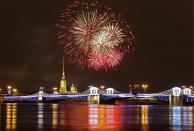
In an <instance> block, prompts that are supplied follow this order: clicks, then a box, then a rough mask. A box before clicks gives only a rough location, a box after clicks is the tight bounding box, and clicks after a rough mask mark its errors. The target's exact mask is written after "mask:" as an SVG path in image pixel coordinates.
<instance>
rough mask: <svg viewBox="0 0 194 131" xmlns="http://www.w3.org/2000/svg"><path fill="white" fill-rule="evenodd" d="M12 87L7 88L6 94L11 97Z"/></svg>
mask: <svg viewBox="0 0 194 131" xmlns="http://www.w3.org/2000/svg"><path fill="white" fill-rule="evenodd" d="M11 89H12V87H11V86H7V94H8V95H11V93H12V91H11Z"/></svg>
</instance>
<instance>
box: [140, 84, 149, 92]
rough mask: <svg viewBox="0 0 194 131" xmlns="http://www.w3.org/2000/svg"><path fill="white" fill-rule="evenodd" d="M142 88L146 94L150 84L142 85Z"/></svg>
mask: <svg viewBox="0 0 194 131" xmlns="http://www.w3.org/2000/svg"><path fill="white" fill-rule="evenodd" d="M141 87H143V89H144V93H145V92H146V89H147V88H148V84H142V85H141Z"/></svg>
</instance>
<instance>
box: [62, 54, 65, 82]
mask: <svg viewBox="0 0 194 131" xmlns="http://www.w3.org/2000/svg"><path fill="white" fill-rule="evenodd" d="M62 80H65V69H64V56H63V74H62Z"/></svg>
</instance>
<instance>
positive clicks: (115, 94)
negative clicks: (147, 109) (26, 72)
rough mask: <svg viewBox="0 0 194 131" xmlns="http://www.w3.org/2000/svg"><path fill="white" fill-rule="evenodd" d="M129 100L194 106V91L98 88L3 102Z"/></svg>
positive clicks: (8, 99) (106, 101)
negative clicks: (129, 90) (135, 99)
mask: <svg viewBox="0 0 194 131" xmlns="http://www.w3.org/2000/svg"><path fill="white" fill-rule="evenodd" d="M129 98H145V99H149V98H153V99H157V100H160V101H161V102H166V103H169V104H172V105H174V104H175V105H176V104H178V105H181V104H194V90H193V89H190V88H184V89H182V88H179V87H174V88H172V89H169V90H166V91H163V92H158V93H150V94H143V93H142V94H131V93H122V92H119V91H117V90H114V89H113V88H108V89H106V90H100V89H98V88H97V87H93V86H90V88H89V89H88V90H86V91H84V92H82V93H79V94H74V95H60V94H58V93H56V92H55V93H54V94H48V93H45V92H43V91H39V92H37V93H35V94H32V95H29V96H4V98H3V102H59V101H71V102H88V103H90V104H101V103H102V104H103V103H104V104H106V103H107V104H114V103H115V101H116V100H123V99H129Z"/></svg>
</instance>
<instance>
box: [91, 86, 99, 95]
mask: <svg viewBox="0 0 194 131" xmlns="http://www.w3.org/2000/svg"><path fill="white" fill-rule="evenodd" d="M97 94H98V88H97V87H90V95H97Z"/></svg>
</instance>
